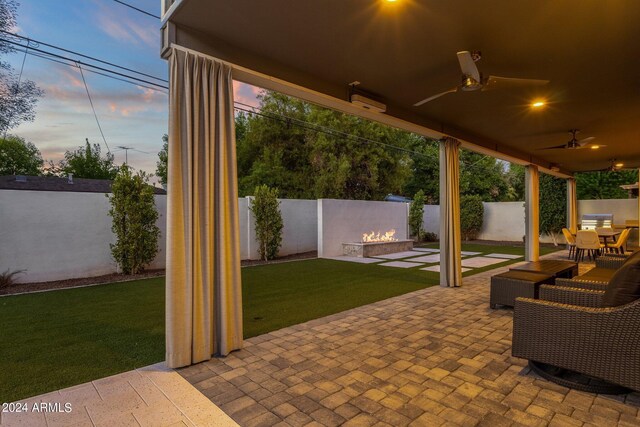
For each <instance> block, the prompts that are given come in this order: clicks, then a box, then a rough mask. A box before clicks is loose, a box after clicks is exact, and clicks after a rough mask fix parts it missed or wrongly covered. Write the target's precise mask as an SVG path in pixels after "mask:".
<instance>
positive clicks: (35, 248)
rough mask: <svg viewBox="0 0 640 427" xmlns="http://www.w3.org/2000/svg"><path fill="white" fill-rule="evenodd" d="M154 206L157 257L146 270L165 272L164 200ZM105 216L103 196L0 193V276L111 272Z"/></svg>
mask: <svg viewBox="0 0 640 427" xmlns="http://www.w3.org/2000/svg"><path fill="white" fill-rule="evenodd" d="M155 202H156V207H157V209H158V212H159V213H160V218H159V219H158V227H160V232H161V235H160V239H159V242H158V245H159V249H160V251H159V253H158V255H157V256H156V258H155V260H154V261H153V262H152V264H151V266H150V268H164V265H165V230H166V227H165V216H164V212H165V211H166V196H164V195H157V196H155ZM108 211H109V201H108V200H107V198H106V197H105V195H104V194H103V193H74V192H60V191H24V190H19V191H15V190H2V191H0V271H5V270H7V269H9V270H26V271H25V272H24V273H23V274H21V275H20V276H18V281H20V282H38V281H49V280H61V279H68V278H74V277H90V276H99V275H102V274H109V273H113V272H115V271H116V265H115V263H114V261H113V259H112V258H111V252H110V249H109V243H113V242H114V240H115V239H114V237H113V234H112V232H111V217H109V215H108Z"/></svg>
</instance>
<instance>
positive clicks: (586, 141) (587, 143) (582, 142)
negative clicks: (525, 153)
mask: <svg viewBox="0 0 640 427" xmlns="http://www.w3.org/2000/svg"><path fill="white" fill-rule="evenodd" d="M578 132H580V129H569V133H570V134H571V140H569V141H568V142H565V143H564V144H561V145H554V146H553V147H546V148H539V149H538V150H556V149H565V150H579V149H581V148H601V147H606V145H602V144H594V143H592V142H591V141H593V140H594V139H596V138H595V137H594V136H589V137H587V138H583V139H578V138H576V134H577V133H578Z"/></svg>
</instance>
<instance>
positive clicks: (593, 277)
mask: <svg viewBox="0 0 640 427" xmlns="http://www.w3.org/2000/svg"><path fill="white" fill-rule="evenodd" d="M627 258H628V257H627V256H625V255H617V254H609V255H606V256H601V257H598V258H596V261H595V262H596V266H595V268H592V269H591V270H589V271H588V272H586V273H585V274H582V275H580V276H576V277H574V278H572V279H562V278H558V279H556V285H558V286H566V287H572V288H582V289H594V290H604V289H605V288H606V286H607V283H609V280H610V279H611V278H612V277H613V275H614V273H615V272H616V271H617V270H618V269H619V268H620V267H622V265H623V264H624V262H625V261H626V260H627Z"/></svg>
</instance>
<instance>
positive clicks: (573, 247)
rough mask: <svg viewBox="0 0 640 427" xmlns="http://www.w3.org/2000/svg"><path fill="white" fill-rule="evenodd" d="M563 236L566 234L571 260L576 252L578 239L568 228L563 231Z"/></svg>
mask: <svg viewBox="0 0 640 427" xmlns="http://www.w3.org/2000/svg"><path fill="white" fill-rule="evenodd" d="M562 234H564V238H565V239H566V240H567V245H569V259H571V257H572V256H573V253H574V252H575V251H576V238H575V236H574V235H573V234H571V232H570V231H569V229H568V228H563V229H562Z"/></svg>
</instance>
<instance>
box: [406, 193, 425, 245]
mask: <svg viewBox="0 0 640 427" xmlns="http://www.w3.org/2000/svg"><path fill="white" fill-rule="evenodd" d="M424 199H425V197H424V191H422V190H420V191H418V192H417V193H416V194H415V196H413V201H412V202H411V206H410V207H409V231H410V232H411V235H412V236H415V237H416V238H417V241H418V242H420V241H421V240H422V237H423V235H424V230H423V229H422V224H423V214H424Z"/></svg>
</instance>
